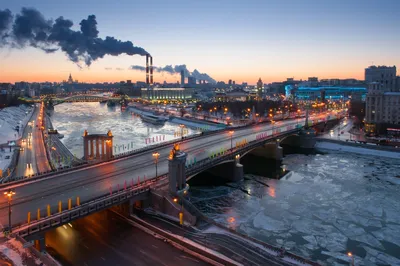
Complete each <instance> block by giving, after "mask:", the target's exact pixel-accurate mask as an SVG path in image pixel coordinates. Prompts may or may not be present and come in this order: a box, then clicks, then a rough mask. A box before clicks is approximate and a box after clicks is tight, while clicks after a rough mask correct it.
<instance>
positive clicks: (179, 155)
mask: <svg viewBox="0 0 400 266" xmlns="http://www.w3.org/2000/svg"><path fill="white" fill-rule="evenodd" d="M186 157H187V154H186V153H185V152H182V151H180V150H179V146H178V145H176V146H175V147H174V149H173V150H172V151H171V153H170V156H169V158H168V173H169V191H170V193H171V194H172V195H175V194H177V193H179V192H180V191H183V190H185V189H186V187H187V184H186V172H185V165H186Z"/></svg>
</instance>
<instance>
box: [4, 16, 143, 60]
mask: <svg viewBox="0 0 400 266" xmlns="http://www.w3.org/2000/svg"><path fill="white" fill-rule="evenodd" d="M79 25H80V30H78V31H75V30H72V29H71V27H72V26H73V22H72V21H71V20H68V19H64V18H63V17H59V18H57V19H56V20H55V21H53V20H47V19H46V18H45V17H44V16H43V15H42V14H41V13H40V12H39V11H37V10H36V9H32V8H22V10H21V12H20V13H19V14H16V15H15V19H14V16H13V15H12V13H11V11H10V10H8V9H5V10H0V47H4V46H8V47H11V48H20V49H22V48H24V47H26V46H31V47H35V48H38V49H41V50H43V51H45V52H46V53H53V52H55V51H58V50H60V49H61V50H62V51H63V52H65V53H66V54H67V56H68V58H69V59H70V60H71V61H72V62H75V63H77V64H78V65H79V64H80V63H81V62H84V63H85V64H86V65H88V66H90V64H91V63H92V62H93V61H95V60H97V59H99V58H103V57H104V56H105V55H112V56H118V55H120V54H128V55H141V56H144V55H146V54H149V53H148V52H146V51H145V50H144V49H143V48H141V47H137V46H134V45H133V43H132V42H130V41H120V40H117V39H115V38H114V37H109V36H107V37H106V38H105V39H102V38H99V37H98V34H99V31H98V30H97V21H96V16H95V15H90V16H88V18H87V19H83V20H82V21H81V22H80V23H79Z"/></svg>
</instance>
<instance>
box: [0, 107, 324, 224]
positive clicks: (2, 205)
mask: <svg viewBox="0 0 400 266" xmlns="http://www.w3.org/2000/svg"><path fill="white" fill-rule="evenodd" d="M320 118H323V115H320ZM297 122H299V123H303V121H302V120H301V119H299V120H298V121H296V120H294V121H293V120H286V121H281V122H277V123H275V125H271V124H261V125H255V126H252V127H248V128H242V129H236V131H235V132H234V134H233V137H232V142H233V146H234V147H235V143H236V142H240V141H242V140H244V139H247V141H248V142H250V141H252V140H255V139H256V135H257V134H259V133H262V132H268V135H270V134H271V133H272V129H273V128H274V129H275V130H278V129H282V130H284V129H285V130H286V129H287V127H288V126H291V127H294V126H295V125H296V123H297ZM230 146H231V139H230V135H229V133H228V132H223V133H220V134H213V135H205V136H203V137H199V138H194V139H189V140H186V141H184V142H183V143H182V144H181V147H180V148H181V150H183V151H185V152H187V153H188V157H189V159H190V158H191V157H195V158H196V159H197V160H198V161H199V160H201V159H204V158H207V157H208V156H209V155H210V153H214V152H217V151H220V150H221V148H222V149H229V148H230ZM171 148H172V147H171V146H169V147H163V148H159V149H158V150H157V152H159V153H160V157H159V162H158V175H162V174H166V173H167V171H168V161H167V157H168V155H169V152H170V150H171ZM153 152H154V150H149V151H145V152H143V153H140V154H136V155H133V156H131V157H126V158H121V159H117V160H114V161H111V162H105V163H102V164H100V165H92V166H88V167H87V168H82V169H77V170H74V171H71V172H67V173H60V174H55V175H54V176H50V177H46V178H43V179H40V180H32V181H28V182H24V183H20V184H18V183H17V184H10V185H9V186H7V187H2V188H1V189H0V194H1V195H2V194H3V192H4V191H5V190H7V189H8V188H13V189H14V190H15V192H16V195H14V196H13V200H12V205H11V206H12V210H13V211H12V225H13V227H14V226H17V225H19V224H24V223H26V222H27V213H28V212H31V215H32V220H36V213H37V209H38V208H40V210H41V217H43V216H45V214H46V206H47V204H49V205H50V206H51V211H52V213H55V212H57V209H58V201H62V203H63V209H66V207H67V203H68V199H69V198H71V199H73V200H74V202H75V198H76V197H77V196H79V197H80V201H81V203H84V202H88V201H90V200H92V199H94V198H98V197H101V196H104V195H107V194H108V193H109V191H110V188H113V190H114V191H115V190H116V188H117V185H119V186H120V188H121V189H122V188H123V186H124V182H125V181H127V183H128V184H130V182H131V180H133V181H134V182H135V183H136V182H137V180H138V177H140V181H143V180H144V176H145V179H146V180H149V179H152V178H154V176H155V165H154V161H153V158H152V153H153ZM73 205H74V204H73ZM6 226H8V203H7V199H6V198H5V197H0V230H1V229H3V228H4V227H6Z"/></svg>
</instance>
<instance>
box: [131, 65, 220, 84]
mask: <svg viewBox="0 0 400 266" xmlns="http://www.w3.org/2000/svg"><path fill="white" fill-rule="evenodd" d="M129 69H132V70H138V71H146V68H145V67H143V66H138V65H133V66H130V67H129ZM153 69H154V71H155V72H166V73H169V74H171V75H172V74H180V73H181V71H182V70H183V73H184V74H185V77H194V78H195V79H197V80H205V81H207V82H208V83H212V84H215V83H216V81H215V80H214V79H213V78H212V77H210V76H209V75H208V74H206V73H200V72H199V71H198V70H197V69H195V70H193V72H190V71H189V70H188V69H187V67H186V65H176V66H172V65H167V66H165V67H153Z"/></svg>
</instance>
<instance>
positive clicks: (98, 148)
mask: <svg viewBox="0 0 400 266" xmlns="http://www.w3.org/2000/svg"><path fill="white" fill-rule="evenodd" d="M96 159H100V138H96Z"/></svg>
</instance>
